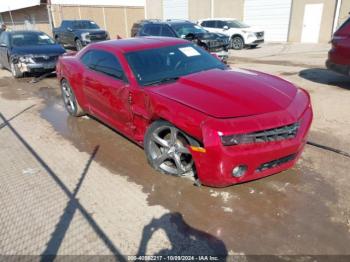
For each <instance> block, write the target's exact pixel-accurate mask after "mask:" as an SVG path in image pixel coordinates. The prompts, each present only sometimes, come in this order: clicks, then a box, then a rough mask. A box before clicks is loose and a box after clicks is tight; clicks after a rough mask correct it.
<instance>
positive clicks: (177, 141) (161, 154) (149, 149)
mask: <svg viewBox="0 0 350 262" xmlns="http://www.w3.org/2000/svg"><path fill="white" fill-rule="evenodd" d="M190 145H196V146H198V145H199V144H198V142H197V141H196V140H194V139H193V138H191V137H190V136H188V135H187V134H185V133H184V132H183V131H181V130H179V129H178V128H176V127H175V126H173V125H172V124H170V123H169V122H166V121H157V122H154V123H153V124H152V125H151V126H150V127H149V129H148V130H147V133H146V135H145V141H144V146H145V152H146V156H147V159H148V162H149V163H150V165H151V166H152V167H153V168H154V169H156V170H158V171H160V172H162V173H164V174H170V175H175V176H194V175H195V166H194V162H193V159H192V155H191V152H190V150H189V149H188V147H189V146H190Z"/></svg>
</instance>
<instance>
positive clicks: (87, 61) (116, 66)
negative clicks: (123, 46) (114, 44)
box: [81, 50, 127, 82]
mask: <svg viewBox="0 0 350 262" xmlns="http://www.w3.org/2000/svg"><path fill="white" fill-rule="evenodd" d="M81 62H82V63H83V64H84V65H85V66H87V67H88V68H90V69H91V70H94V71H96V72H99V73H102V74H104V75H107V76H110V77H113V78H115V79H118V80H122V81H125V82H127V80H126V77H125V75H124V71H123V69H122V66H121V64H120V63H119V60H118V59H117V57H116V56H115V55H114V54H112V53H109V52H106V51H103V50H90V51H88V52H87V53H85V54H84V55H83V57H82V58H81Z"/></svg>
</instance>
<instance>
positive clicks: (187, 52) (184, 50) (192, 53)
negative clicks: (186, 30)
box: [179, 46, 201, 57]
mask: <svg viewBox="0 0 350 262" xmlns="http://www.w3.org/2000/svg"><path fill="white" fill-rule="evenodd" d="M179 50H180V51H181V52H182V53H183V54H184V55H185V56H187V57H191V56H199V55H201V54H200V53H199V52H198V51H197V50H196V49H194V48H193V47H192V46H189V47H182V48H179Z"/></svg>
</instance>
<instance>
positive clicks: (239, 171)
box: [232, 165, 247, 177]
mask: <svg viewBox="0 0 350 262" xmlns="http://www.w3.org/2000/svg"><path fill="white" fill-rule="evenodd" d="M246 171H247V166H245V165H240V166H236V167H235V168H234V169H233V170H232V175H233V176H234V177H242V176H244V175H245V172H246Z"/></svg>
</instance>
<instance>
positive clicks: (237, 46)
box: [230, 36, 244, 50]
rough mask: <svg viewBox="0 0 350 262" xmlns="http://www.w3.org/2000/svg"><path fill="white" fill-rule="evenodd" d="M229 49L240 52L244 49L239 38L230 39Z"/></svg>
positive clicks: (241, 39)
mask: <svg viewBox="0 0 350 262" xmlns="http://www.w3.org/2000/svg"><path fill="white" fill-rule="evenodd" d="M230 45H231V48H232V49H235V50H241V49H243V47H244V41H243V38H242V37H240V36H234V37H232V38H231V43H230Z"/></svg>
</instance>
